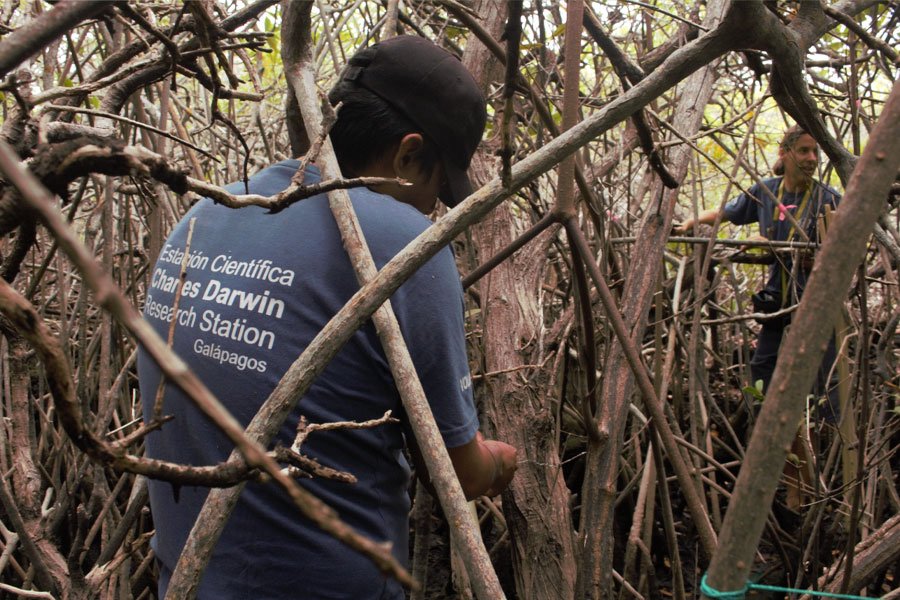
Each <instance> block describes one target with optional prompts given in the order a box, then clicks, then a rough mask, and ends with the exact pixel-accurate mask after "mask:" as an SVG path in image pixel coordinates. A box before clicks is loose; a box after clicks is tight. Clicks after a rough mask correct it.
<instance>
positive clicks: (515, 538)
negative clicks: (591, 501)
mask: <svg viewBox="0 0 900 600" xmlns="http://www.w3.org/2000/svg"><path fill="white" fill-rule="evenodd" d="M557 231H558V229H557V228H556V227H553V228H551V229H550V230H548V231H546V232H544V233H542V234H541V235H540V236H538V238H537V239H536V240H535V241H533V242H532V244H531V245H530V246H528V247H526V248H525V249H524V250H522V251H521V252H520V253H518V254H516V255H513V257H511V258H510V259H508V260H507V261H505V262H504V263H503V264H501V265H500V266H499V267H497V268H496V269H495V270H494V271H492V272H491V273H490V274H488V275H487V276H486V277H485V278H484V279H483V280H482V281H481V284H480V290H481V306H482V315H483V317H484V352H485V356H484V369H485V376H484V380H483V381H484V386H485V394H484V397H485V413H486V417H487V421H488V424H489V426H490V428H491V429H492V430H493V432H494V435H495V437H497V438H498V439H501V440H503V441H505V442H507V443H509V444H512V445H514V446H515V447H516V448H518V450H519V470H518V471H517V472H516V476H515V478H513V480H512V483H511V484H510V487H509V490H508V491H507V492H506V493H505V494H504V495H503V513H504V515H506V522H507V526H508V527H509V532H510V538H511V540H512V547H513V569H514V571H515V578H516V592H517V595H518V597H519V598H528V599H529V600H541V599H546V600H557V599H567V598H572V597H573V594H574V585H575V553H574V551H575V548H574V532H573V530H572V518H571V514H570V511H569V491H568V489H567V488H566V485H565V480H564V478H563V473H562V467H561V465H560V460H559V448H558V444H557V438H556V435H555V430H556V426H555V421H554V415H553V412H552V410H551V409H550V407H549V400H550V396H551V394H552V392H551V391H550V390H548V389H547V377H546V374H545V371H543V370H541V369H536V368H528V367H526V365H537V364H540V363H541V362H542V360H543V357H542V356H541V352H542V348H541V345H540V344H538V343H536V341H537V340H538V337H539V333H540V332H539V330H540V328H541V320H542V317H541V306H540V296H539V290H540V282H541V280H542V278H543V274H544V268H545V266H546V248H547V245H548V244H549V241H550V240H552V238H553V237H554V236H555V235H556V232H557ZM517 233H520V231H519V228H518V227H517V224H516V219H515V216H514V215H513V213H512V211H511V210H510V207H509V205H508V204H502V205H500V206H499V207H498V208H497V209H496V210H494V212H493V213H491V215H490V216H489V217H488V218H487V219H486V220H485V221H484V222H483V223H481V224H480V225H479V226H478V227H477V228H476V233H475V239H476V240H477V245H478V252H479V255H480V256H481V257H482V259H484V258H485V257H490V256H492V255H493V254H494V253H496V252H497V251H499V250H500V249H501V248H503V247H504V246H505V245H507V244H509V243H510V242H512V241H513V239H515V237H516V234H517ZM491 373H497V374H496V375H492V374H491Z"/></svg>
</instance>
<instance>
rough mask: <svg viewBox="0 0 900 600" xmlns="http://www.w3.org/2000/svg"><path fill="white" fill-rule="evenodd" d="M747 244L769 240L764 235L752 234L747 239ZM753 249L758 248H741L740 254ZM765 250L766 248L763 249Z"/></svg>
mask: <svg viewBox="0 0 900 600" xmlns="http://www.w3.org/2000/svg"><path fill="white" fill-rule="evenodd" d="M747 241H748V242H768V241H769V238H767V237H766V236H764V235H760V234H758V233H757V234H754V235H751V236H750V237H748V238H747ZM753 248H758V246H741V252H746V251H747V250H752V249H753ZM764 250H766V248H764Z"/></svg>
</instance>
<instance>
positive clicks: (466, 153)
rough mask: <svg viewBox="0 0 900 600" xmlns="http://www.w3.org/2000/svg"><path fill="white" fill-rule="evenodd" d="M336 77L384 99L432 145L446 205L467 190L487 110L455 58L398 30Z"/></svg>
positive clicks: (457, 199) (464, 196) (425, 41)
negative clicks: (398, 33)
mask: <svg viewBox="0 0 900 600" xmlns="http://www.w3.org/2000/svg"><path fill="white" fill-rule="evenodd" d="M341 79H342V80H343V81H347V82H353V83H354V84H356V85H358V86H360V87H363V88H365V89H367V90H369V91H370V92H372V93H373V94H375V95H376V96H378V97H379V98H381V99H382V100H384V101H385V102H387V103H388V104H390V105H391V107H393V108H394V109H396V110H397V111H398V112H399V113H401V114H402V115H403V116H405V117H406V118H407V119H409V120H410V121H411V122H412V123H413V124H414V125H415V126H416V127H418V128H420V129H421V131H422V133H423V134H424V135H425V136H426V137H427V138H428V139H430V140H431V141H432V142H433V143H434V144H435V145H436V146H437V148H438V152H439V153H440V156H441V164H442V166H443V168H444V176H445V177H446V185H444V186H442V187H441V191H440V192H439V198H440V200H441V202H443V203H444V204H446V205H447V206H449V207H451V208H452V207H454V206H456V205H457V204H459V203H460V202H461V201H462V200H463V199H465V198H466V197H467V196H468V195H470V194H471V193H472V183H471V182H470V181H469V177H468V175H466V171H467V170H468V168H469V163H470V162H471V161H472V155H473V154H475V149H476V148H477V147H478V144H479V142H481V136H482V133H483V132H484V126H485V123H486V122H487V112H486V106H485V101H484V96H482V94H481V90H479V88H478V84H476V83H475V79H474V78H473V77H472V75H471V74H470V73H469V72H468V71H467V70H466V68H465V67H464V66H463V64H462V62H460V60H459V59H458V58H456V57H455V56H454V55H452V54H450V53H449V52H447V51H446V50H444V49H443V48H441V47H440V46H437V45H435V44H434V43H433V42H431V41H429V40H427V39H425V38H422V37H418V36H411V35H401V36H397V37H392V38H390V39H387V40H384V41H382V42H378V43H377V44H374V45H372V46H370V47H369V48H366V49H365V52H360V53H357V55H355V56H354V57H353V58H351V59H350V61H349V63H348V64H347V67H346V68H345V69H344V72H343V73H342V74H341Z"/></svg>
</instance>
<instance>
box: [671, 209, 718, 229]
mask: <svg viewBox="0 0 900 600" xmlns="http://www.w3.org/2000/svg"><path fill="white" fill-rule="evenodd" d="M718 216H719V209H718V208H709V209H707V210H704V211H703V212H701V213H700V214H699V215H697V218H696V219H694V218H689V219H687V220H686V221H682V222H681V223H675V224H673V225H672V233H674V234H677V235H687V234H693V233H694V225H696V224H698V223H699V224H702V225H712V224H713V223H715V222H716V217H718Z"/></svg>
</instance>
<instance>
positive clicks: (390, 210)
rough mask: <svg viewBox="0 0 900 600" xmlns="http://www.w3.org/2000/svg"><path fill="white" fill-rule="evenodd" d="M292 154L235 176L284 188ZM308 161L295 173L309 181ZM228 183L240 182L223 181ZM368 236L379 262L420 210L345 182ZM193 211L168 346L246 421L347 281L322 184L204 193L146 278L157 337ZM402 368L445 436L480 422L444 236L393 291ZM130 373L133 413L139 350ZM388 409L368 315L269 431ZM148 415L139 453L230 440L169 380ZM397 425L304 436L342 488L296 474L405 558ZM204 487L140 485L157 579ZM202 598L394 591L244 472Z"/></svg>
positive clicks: (404, 475) (387, 377) (352, 288)
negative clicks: (235, 197)
mask: <svg viewBox="0 0 900 600" xmlns="http://www.w3.org/2000/svg"><path fill="white" fill-rule="evenodd" d="M298 166H299V162H298V161H296V160H290V161H284V162H281V163H278V164H276V165H273V166H271V167H269V168H267V169H265V170H263V171H261V172H260V173H258V174H257V175H255V176H254V177H252V178H251V180H250V184H249V185H250V192H251V193H254V194H261V195H272V194H275V193H277V192H279V191H281V190H283V189H284V188H286V187H287V186H288V185H289V183H290V179H291V177H292V176H293V175H294V173H295V172H296V169H297V168H298ZM317 180H318V173H317V171H316V169H315V168H314V167H310V168H309V169H308V170H307V181H310V182H311V181H317ZM229 191H231V192H233V193H244V185H243V183H237V184H233V185H232V186H229ZM350 197H351V200H352V202H353V207H354V209H355V211H356V213H357V216H358V219H359V222H360V225H361V227H362V230H363V233H364V234H365V238H366V241H367V243H368V245H369V248H370V250H371V252H372V255H373V257H374V260H375V263H376V265H377V266H378V267H379V268H381V267H382V266H383V265H384V264H385V263H386V262H388V261H389V260H390V259H391V258H392V257H393V256H394V255H395V254H396V253H397V252H398V251H399V250H401V249H402V248H403V247H404V246H406V244H407V243H409V242H410V241H411V240H412V239H413V238H415V237H416V236H418V235H419V234H420V233H421V232H422V231H424V230H425V229H426V228H427V227H428V226H429V225H430V221H429V220H428V219H427V218H425V217H424V216H423V215H422V214H420V213H419V212H418V211H417V210H416V209H414V208H412V207H411V206H409V205H406V204H402V203H400V202H398V201H396V200H394V199H393V198H391V197H389V196H385V195H382V194H377V193H374V192H372V191H370V190H368V189H366V188H357V189H353V190H350ZM192 218H195V219H196V221H195V225H194V231H193V237H192V241H191V245H190V250H189V254H190V259H189V267H188V269H187V277H186V283H185V288H184V292H183V293H182V297H181V300H180V306H179V311H178V314H177V315H175V316H174V318H175V319H177V322H178V324H177V327H176V329H175V339H174V350H175V351H176V352H177V353H178V355H179V356H180V357H181V358H182V359H184V360H185V361H186V362H187V363H188V365H190V367H191V368H192V369H193V370H194V372H195V373H196V374H197V375H198V376H199V377H200V379H201V380H202V381H203V382H204V383H205V384H206V385H207V386H208V387H209V388H210V389H211V391H212V392H213V393H214V394H215V395H216V396H217V397H218V398H219V399H220V400H221V401H222V402H223V404H224V405H225V406H226V407H227V408H228V410H229V411H231V413H232V414H233V415H234V416H235V417H236V418H237V419H238V420H239V421H240V422H241V423H242V424H244V425H245V426H246V424H247V423H249V421H250V420H251V419H252V418H253V416H254V415H255V414H256V412H257V409H258V408H259V406H260V405H261V404H262V402H263V401H264V400H265V399H266V398H267V397H268V396H269V393H270V392H271V391H272V389H273V388H274V387H275V385H276V384H277V383H278V381H279V380H280V379H281V377H282V375H283V374H284V372H285V371H286V370H287V369H288V367H289V366H290V365H291V364H292V363H293V361H294V360H295V359H296V358H297V357H298V356H299V355H300V354H301V352H302V351H303V350H304V348H306V346H307V345H308V344H309V342H310V341H311V340H312V339H313V338H314V337H315V335H316V334H318V332H319V331H320V330H321V329H322V327H324V325H325V324H326V323H327V322H328V321H329V320H330V319H331V317H332V316H333V315H334V314H335V313H336V312H337V311H338V310H339V309H340V308H341V307H343V305H344V304H345V303H346V302H347V300H348V299H349V298H350V297H351V296H352V295H353V294H354V293H355V292H356V291H357V290H358V289H359V285H358V284H357V280H356V277H355V275H354V272H353V269H352V267H351V264H350V260H349V258H348V256H347V253H346V251H345V250H344V248H343V246H342V243H341V239H340V234H339V232H338V229H337V226H336V224H335V222H334V217H333V216H332V214H331V210H330V209H329V206H328V202H327V198H326V197H325V196H324V195H320V196H315V197H312V198H308V199H305V200H302V201H300V202H298V203H296V204H293V205H291V206H290V207H288V208H287V209H285V210H284V211H282V212H280V213H278V214H270V213H269V212H268V211H267V210H265V209H262V208H259V207H248V208H243V209H240V210H233V209H229V208H226V207H223V206H219V205H216V204H214V203H213V202H212V201H210V200H202V201H201V202H199V203H198V204H197V205H196V206H195V207H193V208H192V209H191V210H190V212H189V213H188V214H187V215H186V217H185V218H184V219H182V221H181V222H180V223H179V224H178V225H177V226H176V227H175V229H174V230H173V232H172V234H171V235H170V237H169V239H168V240H166V242H165V244H164V245H163V250H162V252H161V253H160V258H159V261H158V262H157V264H156V266H155V267H154V269H153V272H152V273H151V285H150V288H149V289H148V291H147V300H146V304H145V310H144V314H145V317H147V319H148V321H149V322H150V323H151V324H152V326H153V327H154V328H155V329H156V331H157V332H158V333H159V334H160V335H161V336H162V337H163V339H165V337H166V335H167V332H168V326H169V323H168V321H170V320H171V318H173V316H172V314H171V307H172V305H173V302H174V298H175V282H176V281H177V278H178V275H179V272H180V267H181V256H182V255H183V252H184V247H185V241H186V237H187V231H188V222H189V220H190V219H192ZM391 302H392V305H393V309H394V311H395V313H396V315H397V319H398V321H399V323H400V328H401V331H402V333H403V336H404V339H405V340H406V342H407V344H408V346H409V349H410V353H411V355H412V358H413V362H414V364H415V366H416V370H417V372H418V374H419V376H420V378H421V380H422V385H423V387H424V389H425V393H426V396H427V398H428V400H429V402H430V404H431V407H432V411H433V412H434V415H435V419H436V420H437V423H438V427H439V429H440V431H441V433H442V435H443V437H444V441H445V443H446V444H447V446H448V447H456V446H460V445H463V444H465V443H468V442H469V441H471V440H472V439H473V438H474V436H475V433H476V431H477V428H478V421H477V415H476V411H475V408H474V403H473V399H472V390H471V378H470V376H469V369H468V363H467V360H466V349H465V332H464V328H463V325H464V323H463V305H462V288H461V286H460V282H459V274H458V272H457V269H456V265H455V262H454V259H453V255H452V253H451V251H450V249H449V248H445V249H443V250H441V251H440V252H439V253H438V254H437V255H436V256H435V257H433V258H432V259H431V260H430V261H429V262H428V263H427V264H426V265H424V266H423V267H422V268H421V269H420V270H419V271H418V272H417V273H416V274H415V275H413V276H412V278H411V279H410V280H409V281H407V282H406V283H405V284H404V285H403V286H401V287H400V289H399V290H398V291H397V292H396V293H395V294H394V295H393V296H392V297H391ZM138 371H139V378H140V385H141V396H142V399H143V407H144V418H145V420H147V421H149V419H150V418H151V415H152V410H153V399H154V397H155V395H156V390H157V386H158V383H159V379H160V372H159V370H158V368H157V366H156V365H155V363H154V362H153V361H152V360H151V359H149V357H148V356H146V355H145V354H144V353H143V352H141V353H140V354H139V357H138ZM389 409H390V410H392V411H393V414H394V415H395V416H397V417H400V418H401V419H404V415H403V410H402V406H401V402H400V397H399V394H398V392H397V389H396V385H395V383H394V380H393V378H392V376H391V373H390V369H389V367H388V363H387V360H386V358H385V354H384V351H383V350H382V347H381V343H380V341H379V339H378V337H377V334H376V332H375V328H374V326H373V324H372V322H371V321H368V322H367V323H366V324H365V326H364V327H362V328H361V329H360V330H359V331H357V332H356V333H355V334H354V335H353V337H352V338H351V339H350V340H349V341H348V342H347V343H346V345H345V346H344V347H343V349H342V350H341V351H340V352H339V353H338V354H337V356H336V357H335V358H334V359H333V360H332V361H331V363H330V364H329V365H328V366H327V367H326V369H325V370H324V372H323V373H322V374H320V375H319V377H317V378H316V380H315V382H314V383H313V385H312V386H311V388H310V389H309V391H308V392H307V393H306V395H305V396H304V397H303V398H302V399H301V400H300V403H299V405H298V409H297V410H295V411H294V412H293V414H292V415H291V416H290V417H289V418H288V420H287V422H286V423H285V424H284V425H283V426H282V428H281V430H280V432H279V435H278V438H277V440H276V443H280V444H283V445H286V446H290V445H291V443H292V442H293V440H294V437H295V433H296V426H297V422H298V419H299V415H301V414H302V415H304V416H306V418H307V419H308V420H309V422H312V423H325V422H333V421H366V420H370V419H375V418H379V417H381V416H382V415H383V414H384V413H385V411H387V410H389ZM163 413H164V414H167V415H168V414H171V415H174V416H175V420H174V421H172V422H170V423H168V424H166V425H165V426H164V427H163V428H162V430H161V431H158V432H154V433H151V434H150V435H149V436H148V438H147V455H148V456H150V457H153V458H159V459H164V460H170V461H177V462H180V463H187V464H192V465H212V464H216V463H219V462H221V461H224V460H226V459H227V457H228V455H229V454H230V452H231V450H232V444H231V443H230V442H229V440H228V439H227V438H226V437H225V436H224V435H223V434H222V433H221V432H220V431H219V430H218V429H217V428H216V427H215V426H213V425H212V424H211V423H210V421H209V420H208V419H207V418H206V417H205V416H203V415H202V414H201V413H200V412H199V411H198V410H197V409H195V408H194V407H193V405H192V404H191V403H190V401H188V400H187V399H186V398H185V397H184V395H183V394H182V393H181V392H180V391H179V390H178V389H177V388H176V387H175V386H174V385H171V384H169V385H167V386H166V388H165V405H164V409H163ZM404 431H408V429H405V426H404V425H399V424H389V425H383V426H380V427H376V428H373V429H359V430H341V431H334V432H320V433H314V434H312V435H311V436H310V437H309V438H308V440H307V442H306V443H305V444H304V446H303V448H302V450H303V452H304V453H305V454H307V455H309V456H312V457H314V458H317V459H319V460H320V461H321V462H322V463H323V464H324V465H326V466H329V467H333V468H336V469H340V470H345V471H348V472H350V473H352V474H353V475H354V476H356V477H357V478H358V479H359V481H358V483H356V484H348V483H341V482H334V481H329V480H325V479H304V480H301V484H302V485H303V486H304V487H306V488H307V489H308V490H310V491H311V492H312V493H314V494H315V495H316V496H318V497H319V498H321V499H323V500H324V501H325V502H326V503H327V504H329V505H330V506H331V507H333V508H334V509H335V510H336V511H337V512H338V514H339V516H340V518H341V519H343V520H344V521H346V522H347V523H348V524H349V525H351V526H352V527H354V528H355V529H357V530H358V531H360V532H361V533H363V534H364V535H367V536H369V537H371V538H372V539H374V540H376V541H379V542H390V543H391V544H392V547H393V552H394V555H395V556H396V557H397V559H398V560H400V561H401V562H403V563H404V564H405V563H406V562H407V553H408V550H407V548H408V542H407V533H408V512H409V498H408V494H407V486H408V484H409V475H410V471H409V466H408V464H407V462H406V460H405V458H404V456H403V453H402V451H403V448H404ZM206 495H207V490H206V489H205V488H200V487H193V486H181V487H180V488H178V489H175V488H174V487H173V486H172V485H170V484H168V483H165V482H157V481H152V482H151V483H150V500H151V508H152V511H153V519H154V524H155V526H156V536H155V539H154V544H153V547H154V548H155V550H156V553H157V556H158V558H159V560H160V561H161V563H162V564H161V581H160V592H161V593H164V591H165V587H166V585H167V582H168V576H169V574H170V572H171V570H172V569H174V567H175V564H176V562H177V560H178V557H179V554H180V552H181V549H182V547H183V545H184V542H185V540H186V538H187V535H188V533H189V531H190V529H191V527H192V526H193V523H194V520H195V519H196V516H197V514H198V512H199V510H200V507H201V506H202V504H203V501H204V500H205V498H206ZM199 597H201V598H248V599H249V598H253V599H255V600H258V599H264V598H297V597H303V598H354V599H357V598H402V597H403V591H402V589H401V588H400V586H399V584H397V582H396V581H393V580H388V579H386V578H385V577H384V576H383V575H381V574H380V573H379V572H378V570H377V569H376V568H375V566H374V565H373V564H372V563H371V562H370V561H369V560H368V559H366V558H364V557H363V556H362V555H360V554H358V553H356V552H354V551H352V550H350V549H349V548H347V547H346V546H344V545H343V544H341V543H340V542H338V541H336V540H334V539H333V538H331V537H330V536H329V535H328V534H326V533H324V532H322V531H320V530H319V529H318V528H316V527H315V526H313V525H311V523H310V522H309V521H307V520H306V519H305V518H303V517H302V516H301V515H300V513H299V510H298V509H297V508H296V507H295V506H294V505H293V504H292V502H291V501H290V500H289V498H288V497H287V495H286V494H285V493H284V492H282V491H281V490H280V489H279V488H277V487H276V486H275V485H272V484H268V485H260V484H255V483H250V484H248V485H247V487H246V488H245V490H244V491H243V493H242V494H241V498H240V501H239V503H238V505H237V507H236V508H235V510H234V513H233V514H232V516H231V518H230V520H229V522H228V524H227V525H226V527H225V530H224V532H223V534H222V537H221V539H220V540H219V542H218V544H217V546H216V549H215V552H214V554H213V557H212V560H211V562H210V565H209V567H208V569H207V570H206V572H205V574H204V576H203V579H202V582H201V586H200V594H199Z"/></svg>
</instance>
